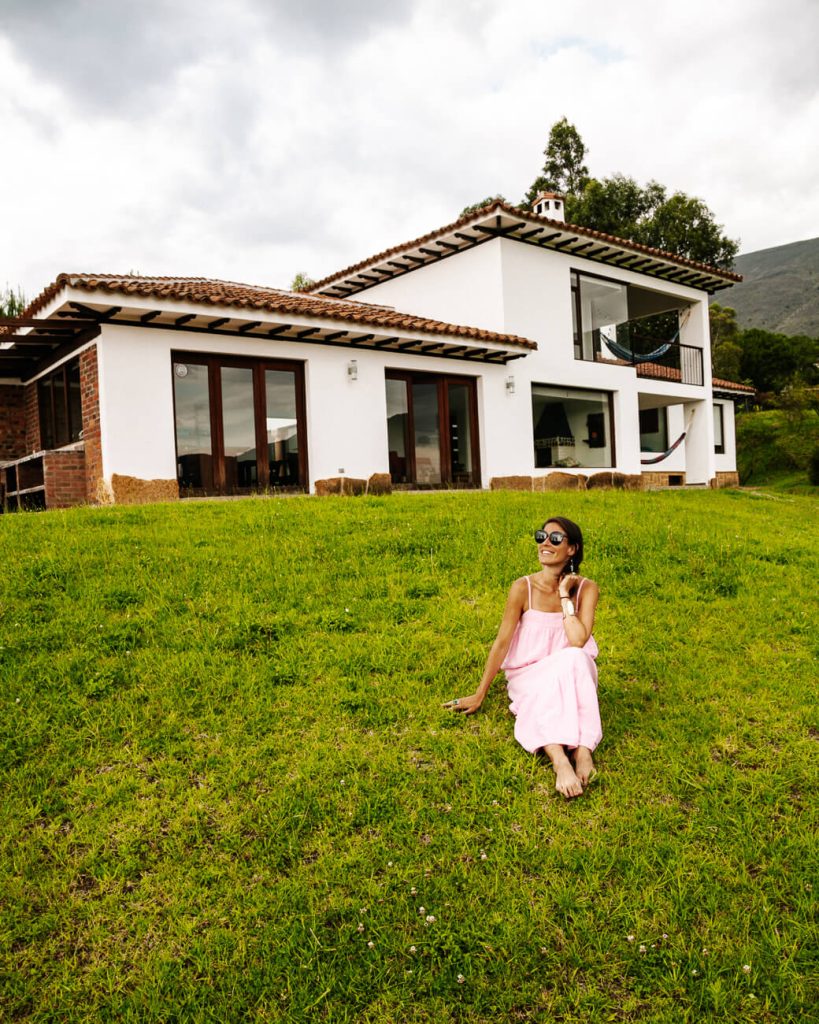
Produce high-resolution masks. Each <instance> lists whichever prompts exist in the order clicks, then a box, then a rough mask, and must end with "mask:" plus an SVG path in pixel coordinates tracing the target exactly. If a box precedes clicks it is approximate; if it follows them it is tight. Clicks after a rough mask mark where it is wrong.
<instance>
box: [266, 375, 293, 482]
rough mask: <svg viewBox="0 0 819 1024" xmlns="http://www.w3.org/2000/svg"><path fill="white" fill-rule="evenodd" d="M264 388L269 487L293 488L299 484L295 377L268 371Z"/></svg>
mask: <svg viewBox="0 0 819 1024" xmlns="http://www.w3.org/2000/svg"><path fill="white" fill-rule="evenodd" d="M264 386H265V399H266V406H265V415H266V424H267V426H266V429H267V460H268V465H269V467H270V486H271V487H284V486H292V485H294V484H297V483H298V482H299V438H298V416H297V413H296V374H295V372H294V371H293V370H265V373H264Z"/></svg>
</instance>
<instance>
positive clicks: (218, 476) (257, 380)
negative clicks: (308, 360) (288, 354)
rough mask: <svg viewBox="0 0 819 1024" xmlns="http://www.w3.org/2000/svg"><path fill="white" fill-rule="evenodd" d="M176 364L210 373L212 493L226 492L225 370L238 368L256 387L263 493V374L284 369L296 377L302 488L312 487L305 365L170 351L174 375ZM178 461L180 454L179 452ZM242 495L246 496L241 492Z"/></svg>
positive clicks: (266, 481)
mask: <svg viewBox="0 0 819 1024" xmlns="http://www.w3.org/2000/svg"><path fill="white" fill-rule="evenodd" d="M174 363H192V364H194V365H197V366H205V367H207V371H208V402H209V405H210V444H211V463H212V470H213V493H214V494H217V495H222V494H225V493H226V478H225V438H224V430H223V423H222V420H223V416H222V387H221V384H222V367H223V366H225V367H235V368H238V369H249V370H250V371H251V383H252V388H253V417H254V432H255V441H256V479H257V487H258V489H259V490H263V489H264V488H266V487H269V486H270V464H269V462H268V460H267V423H266V412H267V391H266V387H265V378H264V374H265V371H266V370H283V371H285V372H292V373H293V374H294V384H295V388H296V438H297V441H298V446H299V450H298V456H299V485H298V486H299V487H303V488H304V489H305V490H307V488H308V486H309V477H308V463H307V418H306V415H305V413H306V401H305V394H304V363H303V362H299V361H298V360H293V359H276V358H268V357H267V356H262V357H253V356H239V355H237V356H234V355H231V354H224V355H223V354H220V353H214V352H186V351H177V350H173V351H172V352H171V374H173V366H174ZM173 412H174V448H176V390H175V389H174V391H173ZM176 461H177V462H178V461H179V452H178V451H177V452H176ZM241 493H244V491H242V492H241Z"/></svg>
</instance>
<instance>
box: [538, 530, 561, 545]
mask: <svg viewBox="0 0 819 1024" xmlns="http://www.w3.org/2000/svg"><path fill="white" fill-rule="evenodd" d="M567 537H568V534H567V533H560V531H559V530H552V532H551V533H546V532H545V531H544V530H535V540H536V541H537V543H538V544H545V543H546V541H547V540H548V541H550V542H551V543H552V544H562V543H563V541H564V540H565V539H566V538H567Z"/></svg>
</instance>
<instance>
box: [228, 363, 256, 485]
mask: <svg viewBox="0 0 819 1024" xmlns="http://www.w3.org/2000/svg"><path fill="white" fill-rule="evenodd" d="M221 376H222V441H223V445H224V449H223V450H224V458H225V488H226V489H227V492H228V494H229V493H230V492H231V491H233V490H235V489H236V488H247V487H253V486H254V485H255V484H256V481H257V472H256V416H255V411H254V402H253V370H251V369H250V367H248V366H223V367H222V370H221Z"/></svg>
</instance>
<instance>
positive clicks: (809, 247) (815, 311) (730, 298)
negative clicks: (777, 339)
mask: <svg viewBox="0 0 819 1024" xmlns="http://www.w3.org/2000/svg"><path fill="white" fill-rule="evenodd" d="M734 269H735V270H736V272H737V273H738V274H742V275H743V277H744V278H745V280H744V281H743V282H742V284H735V285H734V286H733V287H732V288H726V289H725V290H724V291H719V292H717V293H716V295H715V296H714V301H715V302H718V303H719V304H720V305H721V306H732V307H733V308H734V309H735V310H736V311H737V322H738V323H739V325H740V327H742V328H747V327H762V328H764V329H765V330H766V331H777V332H779V333H780V334H807V335H808V336H810V337H812V338H815V337H819V238H809V239H807V240H806V241H804V242H791V243H790V244H789V245H777V246H775V247H774V248H773V249H760V250H759V251H758V252H746V253H744V254H742V255H740V256H737V258H736V260H735V263H734Z"/></svg>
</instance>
